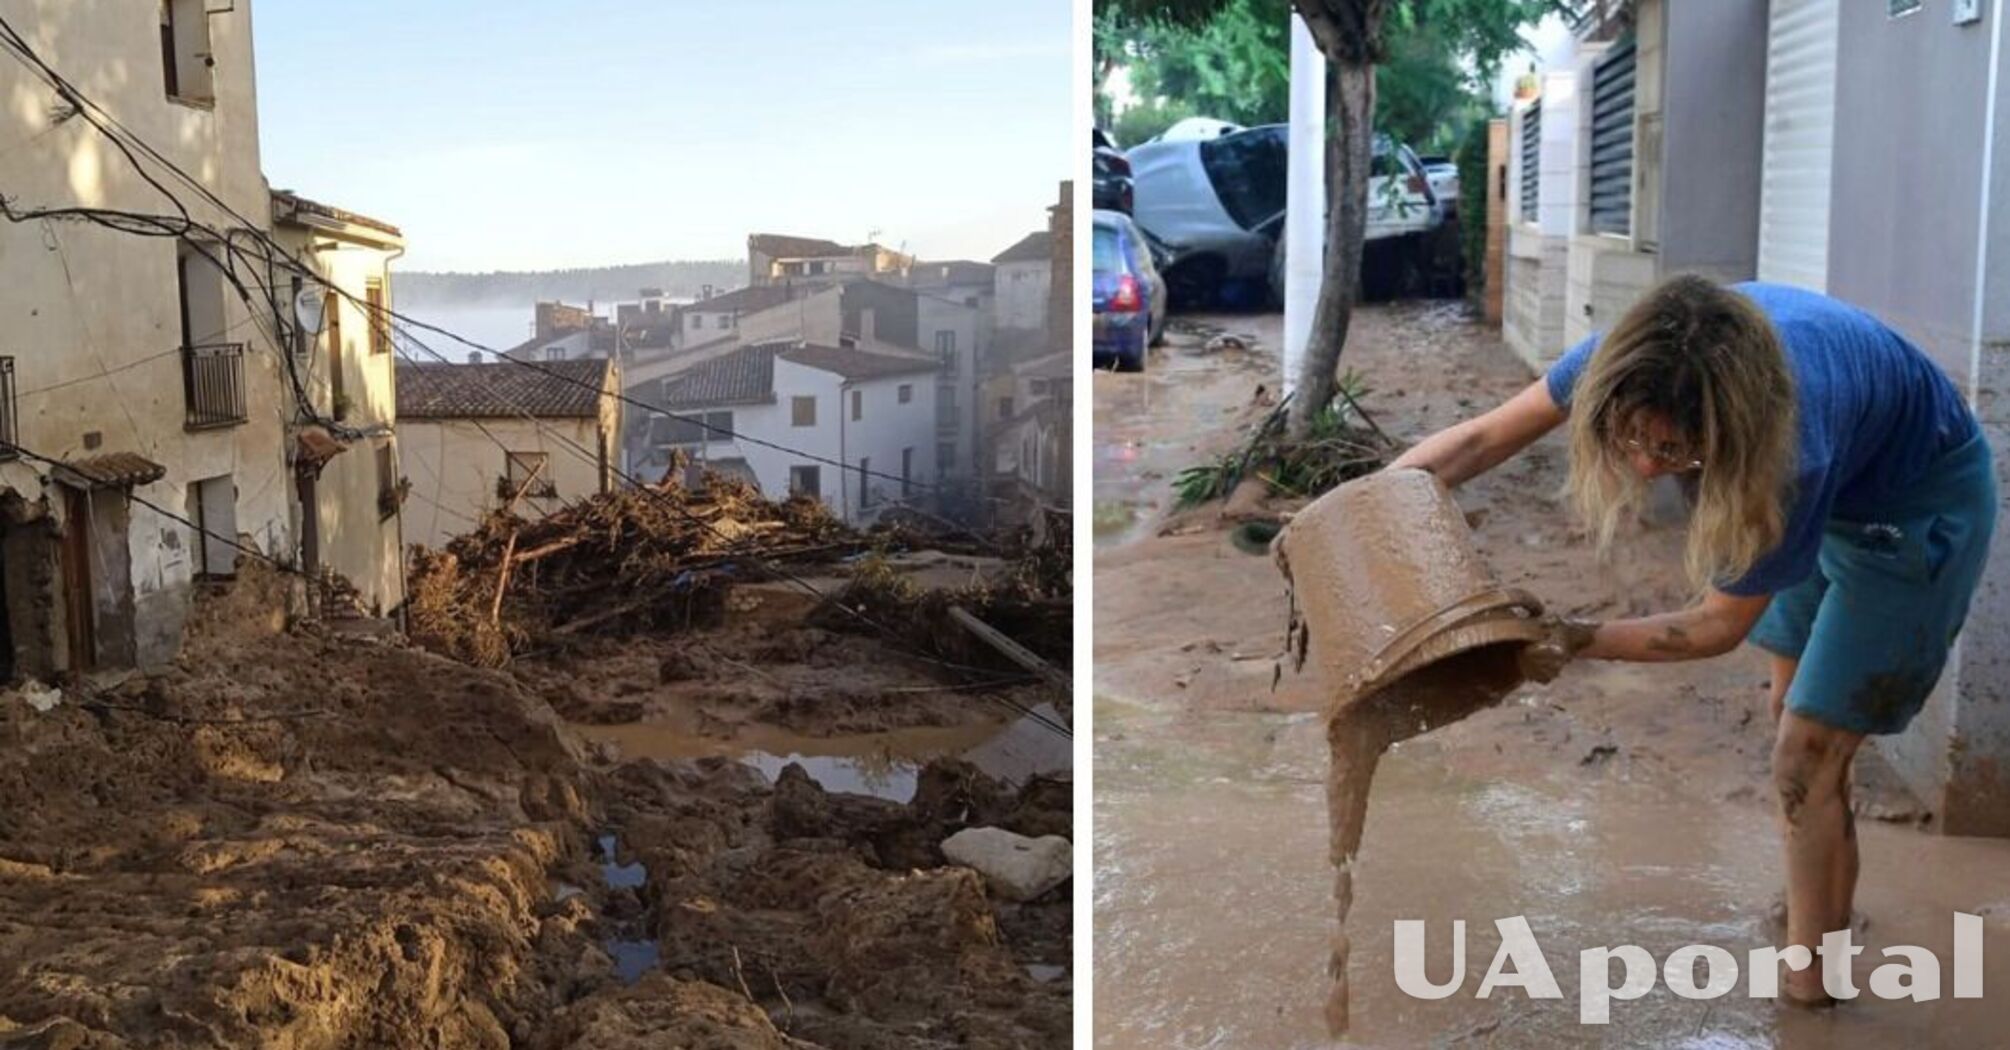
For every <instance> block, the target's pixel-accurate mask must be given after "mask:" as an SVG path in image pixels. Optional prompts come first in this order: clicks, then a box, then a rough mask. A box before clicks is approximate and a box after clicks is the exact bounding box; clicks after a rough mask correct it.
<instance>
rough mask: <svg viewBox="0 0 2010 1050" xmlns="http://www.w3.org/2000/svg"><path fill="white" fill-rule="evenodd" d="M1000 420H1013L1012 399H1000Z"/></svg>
mask: <svg viewBox="0 0 2010 1050" xmlns="http://www.w3.org/2000/svg"><path fill="white" fill-rule="evenodd" d="M998 418H999V419H1011V418H1012V399H1011V398H1009V397H1001V398H999V399H998Z"/></svg>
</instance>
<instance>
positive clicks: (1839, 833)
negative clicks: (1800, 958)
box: [1773, 711, 1863, 1002]
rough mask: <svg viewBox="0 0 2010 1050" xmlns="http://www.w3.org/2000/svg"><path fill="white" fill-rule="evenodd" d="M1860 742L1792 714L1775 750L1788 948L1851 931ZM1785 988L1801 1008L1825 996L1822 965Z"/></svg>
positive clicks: (1795, 973)
mask: <svg viewBox="0 0 2010 1050" xmlns="http://www.w3.org/2000/svg"><path fill="white" fill-rule="evenodd" d="M1861 743H1863V737H1862V735H1861V734H1857V733H1851V732H1848V731H1846V730H1841V729H1835V728H1832V727H1830V726H1825V725H1823V724H1821V723H1820V722H1816V721H1813V720H1812V719H1808V718H1803V717H1801V716H1800V715H1797V714H1795V713H1793V712H1792V711H1787V712H1784V713H1783V714H1782V715H1781V717H1780V729H1779V736H1778V737H1777V738H1776V739H1775V741H1774V744H1773V785H1774V787H1775V788H1776V789H1778V791H1779V794H1780V831H1781V838H1782V840H1783V841H1784V844H1785V855H1786V867H1787V943H1788V944H1790V945H1795V944H1798V945H1803V946H1805V947H1806V948H1807V949H1808V951H1810V952H1813V951H1814V950H1815V948H1816V947H1817V946H1819V945H1820V944H1821V939H1822V934H1824V933H1828V932H1831V931H1834V930H1841V929H1845V928H1847V927H1848V925H1849V916H1850V901H1851V899H1852V897H1853V896H1854V895H1855V891H1856V872H1857V852H1856V834H1855V830H1854V826H1853V823H1852V820H1851V817H1850V812H1849V771H1850V761H1851V760H1852V759H1853V758H1854V757H1855V756H1856V749H1857V746H1858V745H1859V744H1861ZM1818 961H1819V960H1818ZM1782 989H1783V991H1784V992H1785V994H1786V995H1787V996H1789V997H1790V998H1793V999H1796V1000H1799V1001H1801V1002H1820V1001H1823V1000H1824V999H1826V998H1827V994H1826V993H1825V992H1824V991H1823V990H1822V980H1821V972H1820V969H1819V967H1816V966H1811V967H1809V968H1808V969H1806V970H1790V971H1788V972H1787V973H1786V974H1785V981H1784V983H1783V985H1782Z"/></svg>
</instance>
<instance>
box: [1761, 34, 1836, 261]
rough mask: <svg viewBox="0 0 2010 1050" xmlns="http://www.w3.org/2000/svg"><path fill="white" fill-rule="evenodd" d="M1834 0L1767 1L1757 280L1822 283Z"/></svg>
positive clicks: (1832, 107) (1833, 67) (1832, 120)
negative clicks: (1769, 3) (1769, 11)
mask: <svg viewBox="0 0 2010 1050" xmlns="http://www.w3.org/2000/svg"><path fill="white" fill-rule="evenodd" d="M1836 11H1837V5H1836V3H1835V0H1773V9H1772V15H1771V26H1770V28H1769V29H1768V32H1767V40H1766V139H1765V170H1764V173H1763V174H1762V175H1761V178H1760V185H1759V279H1760V280H1762V281H1778V282H1780V283H1782V284H1795V285H1799V286H1801V287H1803V288H1812V289H1814V290H1815V291H1826V290H1827V289H1828V269H1829V267H1828V262H1829V259H1828V253H1829V173H1830V165H1831V158H1832V156H1833V154H1834V142H1835V89H1836Z"/></svg>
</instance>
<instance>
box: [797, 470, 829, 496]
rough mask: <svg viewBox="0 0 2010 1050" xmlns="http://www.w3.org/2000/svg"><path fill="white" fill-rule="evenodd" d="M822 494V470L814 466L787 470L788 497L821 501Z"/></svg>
mask: <svg viewBox="0 0 2010 1050" xmlns="http://www.w3.org/2000/svg"><path fill="white" fill-rule="evenodd" d="M823 494H824V491H823V477H822V468H820V467H815V466H809V467H790V468H789V495H791V496H808V497H810V498H811V499H822V498H823Z"/></svg>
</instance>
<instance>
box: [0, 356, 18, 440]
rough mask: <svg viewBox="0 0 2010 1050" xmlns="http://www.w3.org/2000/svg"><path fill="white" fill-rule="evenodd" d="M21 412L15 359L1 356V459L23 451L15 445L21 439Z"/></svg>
mask: <svg viewBox="0 0 2010 1050" xmlns="http://www.w3.org/2000/svg"><path fill="white" fill-rule="evenodd" d="M20 420H21V413H20V410H19V407H18V406H17V405H15V403H14V359H13V358H11V357H0V459H14V458H15V457H17V456H19V455H20V454H21V453H20V452H19V451H18V450H17V449H16V448H15V447H14V446H15V445H16V444H18V443H19V442H20V440H21V423H20Z"/></svg>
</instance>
